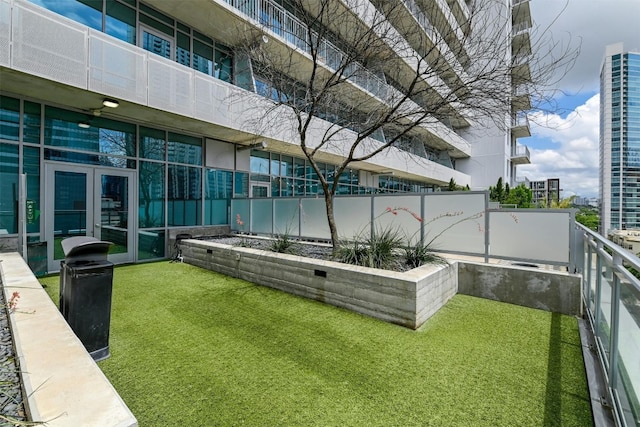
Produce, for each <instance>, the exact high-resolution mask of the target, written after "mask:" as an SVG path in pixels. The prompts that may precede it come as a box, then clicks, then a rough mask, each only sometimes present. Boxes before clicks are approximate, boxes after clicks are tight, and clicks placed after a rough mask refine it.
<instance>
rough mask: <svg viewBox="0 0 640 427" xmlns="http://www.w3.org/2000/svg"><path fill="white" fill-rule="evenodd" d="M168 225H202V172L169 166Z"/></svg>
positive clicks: (191, 168) (187, 167) (192, 168)
mask: <svg viewBox="0 0 640 427" xmlns="http://www.w3.org/2000/svg"><path fill="white" fill-rule="evenodd" d="M167 177H168V180H167V182H168V183H167V223H168V225H169V226H189V225H201V224H202V170H201V169H200V168H194V167H189V166H180V165H169V169H168V176H167Z"/></svg>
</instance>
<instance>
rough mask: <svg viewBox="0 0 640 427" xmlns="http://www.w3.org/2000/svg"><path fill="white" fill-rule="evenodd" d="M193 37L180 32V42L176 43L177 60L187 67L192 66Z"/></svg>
mask: <svg viewBox="0 0 640 427" xmlns="http://www.w3.org/2000/svg"><path fill="white" fill-rule="evenodd" d="M190 43H191V38H190V37H189V36H188V35H186V34H184V33H181V32H178V42H177V44H176V62H177V63H179V64H182V65H184V66H186V67H190V66H191V46H190Z"/></svg>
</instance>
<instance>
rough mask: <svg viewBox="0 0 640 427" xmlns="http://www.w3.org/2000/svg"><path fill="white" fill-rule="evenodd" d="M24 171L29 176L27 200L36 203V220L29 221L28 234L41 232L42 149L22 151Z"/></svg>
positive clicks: (33, 148)
mask: <svg viewBox="0 0 640 427" xmlns="http://www.w3.org/2000/svg"><path fill="white" fill-rule="evenodd" d="M22 154H23V159H22V171H23V172H24V173H25V174H26V175H27V200H33V201H34V202H35V218H34V219H33V221H32V222H31V223H29V221H27V233H37V232H39V231H40V220H39V218H40V211H41V209H40V149H39V148H37V147H24V148H23V150H22Z"/></svg>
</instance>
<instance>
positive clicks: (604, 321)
mask: <svg viewBox="0 0 640 427" xmlns="http://www.w3.org/2000/svg"><path fill="white" fill-rule="evenodd" d="M612 287H613V269H612V268H611V266H610V265H606V266H604V268H603V271H602V277H601V283H600V304H599V306H598V307H596V310H598V312H597V313H596V317H597V318H598V324H597V325H595V327H596V335H597V338H598V340H599V341H600V343H601V344H602V348H603V350H604V353H605V363H606V364H607V365H608V364H609V354H610V348H609V337H610V333H611V289H612Z"/></svg>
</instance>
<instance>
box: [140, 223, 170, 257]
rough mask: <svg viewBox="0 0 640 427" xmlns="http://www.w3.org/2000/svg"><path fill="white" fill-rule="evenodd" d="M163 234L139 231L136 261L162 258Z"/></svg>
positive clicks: (161, 232)
mask: <svg viewBox="0 0 640 427" xmlns="http://www.w3.org/2000/svg"><path fill="white" fill-rule="evenodd" d="M164 236H165V232H164V231H160V230H140V231H139V232H138V259H139V260H143V259H153V258H164V256H165V255H164V252H165V249H164V248H165V243H164V242H165V237H164Z"/></svg>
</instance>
